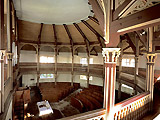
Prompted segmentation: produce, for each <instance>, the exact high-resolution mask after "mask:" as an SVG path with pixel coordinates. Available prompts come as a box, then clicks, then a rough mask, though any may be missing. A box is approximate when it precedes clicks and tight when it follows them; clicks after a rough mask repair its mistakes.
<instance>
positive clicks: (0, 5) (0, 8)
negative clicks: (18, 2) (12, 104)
mask: <svg viewBox="0 0 160 120" xmlns="http://www.w3.org/2000/svg"><path fill="white" fill-rule="evenodd" d="M4 55H5V50H4V0H0V113H2V112H4Z"/></svg>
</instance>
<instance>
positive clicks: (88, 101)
mask: <svg viewBox="0 0 160 120" xmlns="http://www.w3.org/2000/svg"><path fill="white" fill-rule="evenodd" d="M93 87H94V89H93ZM98 89H99V90H98ZM100 89H101V90H100ZM71 105H72V106H74V107H75V108H77V109H78V110H79V111H80V112H81V113H82V112H87V111H91V110H95V109H99V108H102V107H103V92H102V87H99V86H96V85H94V86H93V85H90V87H89V88H84V89H83V90H82V91H81V92H80V93H78V94H76V95H75V96H74V97H72V98H71Z"/></svg>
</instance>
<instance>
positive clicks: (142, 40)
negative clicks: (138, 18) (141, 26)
mask: <svg viewBox="0 0 160 120" xmlns="http://www.w3.org/2000/svg"><path fill="white" fill-rule="evenodd" d="M135 34H136V35H137V37H138V39H139V40H140V42H141V43H142V44H143V45H144V47H145V48H147V36H146V35H143V36H142V35H140V34H141V31H140V30H138V31H136V32H135Z"/></svg>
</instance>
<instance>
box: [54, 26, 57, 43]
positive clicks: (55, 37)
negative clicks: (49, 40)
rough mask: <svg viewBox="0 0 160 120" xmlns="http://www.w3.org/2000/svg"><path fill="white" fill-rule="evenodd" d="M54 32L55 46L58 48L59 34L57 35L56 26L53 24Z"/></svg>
mask: <svg viewBox="0 0 160 120" xmlns="http://www.w3.org/2000/svg"><path fill="white" fill-rule="evenodd" d="M53 32H54V39H55V45H56V46H57V33H56V27H55V24H53Z"/></svg>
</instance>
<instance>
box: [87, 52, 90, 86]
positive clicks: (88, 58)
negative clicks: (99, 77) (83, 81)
mask: <svg viewBox="0 0 160 120" xmlns="http://www.w3.org/2000/svg"><path fill="white" fill-rule="evenodd" d="M89 60H90V55H89V54H88V57H87V63H88V66H87V88H89V77H90V75H89V64H90V63H89Z"/></svg>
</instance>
